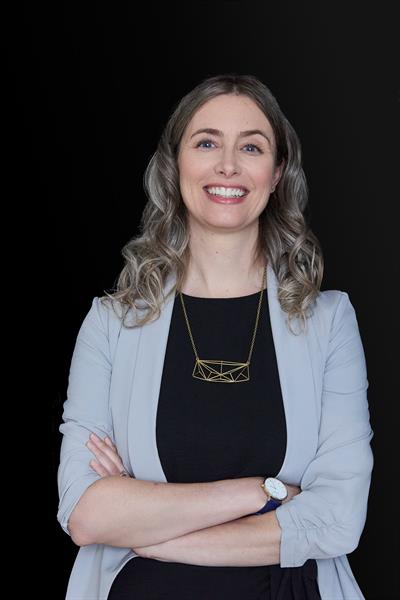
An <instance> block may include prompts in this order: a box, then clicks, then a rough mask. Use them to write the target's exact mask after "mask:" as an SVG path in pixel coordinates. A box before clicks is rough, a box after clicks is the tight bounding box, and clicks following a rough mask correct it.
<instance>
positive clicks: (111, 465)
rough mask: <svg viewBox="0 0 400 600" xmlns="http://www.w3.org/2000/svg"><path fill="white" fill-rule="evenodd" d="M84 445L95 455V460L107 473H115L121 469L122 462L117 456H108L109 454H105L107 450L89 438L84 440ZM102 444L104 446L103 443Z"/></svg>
mask: <svg viewBox="0 0 400 600" xmlns="http://www.w3.org/2000/svg"><path fill="white" fill-rule="evenodd" d="M86 446H87V447H88V448H89V450H90V451H91V452H92V453H93V454H94V455H95V457H96V459H97V462H99V463H100V464H102V465H103V467H104V468H105V469H106V470H107V472H108V473H109V474H114V475H117V474H118V473H120V471H121V470H122V469H123V465H122V462H121V460H120V459H119V457H118V456H117V457H116V458H115V456H112V457H111V458H110V456H109V455H108V454H107V451H104V450H103V449H102V448H100V447H99V446H98V445H96V444H94V443H93V442H91V441H90V440H89V441H88V442H86ZM103 446H105V444H104V443H103ZM108 452H110V449H108Z"/></svg>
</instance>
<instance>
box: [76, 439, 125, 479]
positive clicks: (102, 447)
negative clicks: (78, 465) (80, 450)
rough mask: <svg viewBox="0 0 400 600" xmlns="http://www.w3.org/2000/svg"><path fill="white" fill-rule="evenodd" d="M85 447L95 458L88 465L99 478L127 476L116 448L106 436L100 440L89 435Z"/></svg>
mask: <svg viewBox="0 0 400 600" xmlns="http://www.w3.org/2000/svg"><path fill="white" fill-rule="evenodd" d="M86 446H87V447H88V448H89V450H90V451H91V452H93V454H94V455H95V457H96V460H91V461H90V463H89V464H90V466H91V467H92V469H93V470H94V471H96V473H97V474H98V475H100V476H101V477H109V476H110V475H122V474H125V475H128V474H127V472H126V471H125V468H124V465H123V462H122V460H121V457H120V456H119V454H118V452H117V447H116V446H115V444H113V443H112V441H111V440H110V438H109V437H108V436H106V437H105V438H104V440H102V439H101V438H99V436H98V435H96V434H95V433H91V434H90V438H89V440H88V441H87V442H86ZM128 477H129V475H128Z"/></svg>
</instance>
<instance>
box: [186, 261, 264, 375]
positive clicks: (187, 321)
mask: <svg viewBox="0 0 400 600" xmlns="http://www.w3.org/2000/svg"><path fill="white" fill-rule="evenodd" d="M265 280H266V269H264V275H263V282H262V286H261V291H260V298H259V301H258V307H257V316H256V323H255V326H254V331H253V337H252V340H251V344H250V351H249V356H248V357H247V361H246V363H237V364H243V365H247V366H248V365H249V364H250V360H251V356H252V353H253V348H254V342H255V339H256V333H257V327H258V322H259V319H260V312H261V304H262V298H263V292H264V287H265ZM179 296H180V299H181V303H182V309H183V314H184V316H185V321H186V326H187V329H188V332H189V337H190V341H191V343H192V348H193V352H194V354H195V357H196V362H199V361H200V362H201V360H200V358H199V355H198V352H197V348H196V344H195V343H194V339H193V334H192V330H191V327H190V324H189V319H188V316H187V312H186V307H185V303H184V301H183V296H182V292H179ZM222 362H224V361H222ZM231 364H235V363H231Z"/></svg>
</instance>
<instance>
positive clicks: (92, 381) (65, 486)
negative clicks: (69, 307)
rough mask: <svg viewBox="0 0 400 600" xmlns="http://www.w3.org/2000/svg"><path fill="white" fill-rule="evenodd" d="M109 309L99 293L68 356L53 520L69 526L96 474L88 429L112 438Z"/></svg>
mask: <svg viewBox="0 0 400 600" xmlns="http://www.w3.org/2000/svg"><path fill="white" fill-rule="evenodd" d="M108 312H109V311H108V310H107V308H106V307H104V306H103V305H102V304H101V302H100V300H99V298H94V300H93V302H92V306H91V308H90V310H89V312H88V314H87V315H86V317H85V319H84V321H83V323H82V325H81V328H80V330H79V333H78V336H77V340H76V344H75V348H74V352H73V355H72V360H71V366H70V373H69V380H68V390H67V399H66V401H65V403H64V412H63V423H62V424H61V426H60V431H61V433H62V434H63V438H62V442H61V453H60V464H59V468H58V490H59V507H58V514H57V519H58V521H59V523H60V525H61V527H62V528H63V529H64V531H65V532H66V533H68V534H70V532H69V530H68V519H69V517H70V514H71V512H72V511H73V509H74V507H75V505H76V504H77V502H78V500H79V499H80V497H81V496H82V494H83V493H84V492H85V490H86V489H87V488H88V487H89V486H90V485H91V484H92V483H94V482H95V481H96V480H97V479H100V476H99V475H98V474H97V473H96V472H95V471H94V470H93V469H92V468H91V467H90V465H89V462H90V460H92V459H93V458H94V455H93V454H92V452H90V450H89V449H88V448H87V447H86V445H85V444H86V442H87V441H88V438H89V435H90V433H91V432H92V431H93V432H95V433H97V435H99V436H100V437H105V436H106V435H108V436H110V437H111V439H112V422H111V416H110V410H109V389H110V378H111V357H110V345H109V339H108Z"/></svg>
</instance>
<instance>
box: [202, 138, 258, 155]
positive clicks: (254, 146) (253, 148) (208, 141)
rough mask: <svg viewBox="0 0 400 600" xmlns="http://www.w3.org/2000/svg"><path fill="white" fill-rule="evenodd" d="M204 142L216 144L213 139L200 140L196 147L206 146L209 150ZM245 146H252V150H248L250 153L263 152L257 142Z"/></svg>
mask: <svg viewBox="0 0 400 600" xmlns="http://www.w3.org/2000/svg"><path fill="white" fill-rule="evenodd" d="M203 144H214V142H213V141H212V140H200V142H198V143H197V144H196V148H205V149H206V150H208V148H207V147H206V146H204V145H203ZM244 148H252V150H251V151H250V152H248V154H263V151H262V150H261V148H260V147H259V146H257V145H256V144H246V145H245V146H244Z"/></svg>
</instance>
